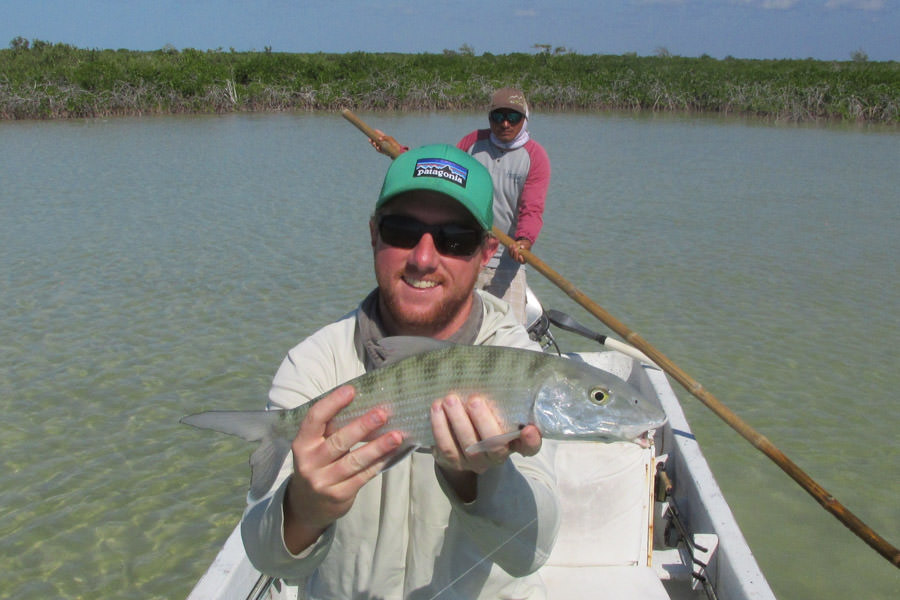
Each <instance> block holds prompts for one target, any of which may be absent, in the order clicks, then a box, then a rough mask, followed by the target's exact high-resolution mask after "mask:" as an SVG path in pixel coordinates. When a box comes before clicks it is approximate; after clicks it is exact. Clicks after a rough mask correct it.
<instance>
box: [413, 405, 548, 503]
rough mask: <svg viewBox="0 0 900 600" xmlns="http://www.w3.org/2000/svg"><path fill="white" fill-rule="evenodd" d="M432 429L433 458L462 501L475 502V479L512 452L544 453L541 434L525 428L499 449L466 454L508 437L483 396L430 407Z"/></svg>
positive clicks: (533, 427) (500, 462)
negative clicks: (487, 441) (481, 443)
mask: <svg viewBox="0 0 900 600" xmlns="http://www.w3.org/2000/svg"><path fill="white" fill-rule="evenodd" d="M431 429H432V433H433V434H434V458H435V461H436V462H437V464H438V465H439V466H440V467H441V469H442V470H443V472H444V475H445V476H446V478H447V480H448V481H449V482H450V484H451V485H453V486H454V488H455V489H456V490H457V493H459V495H460V497H461V498H462V499H463V500H466V501H471V500H474V498H475V495H476V490H475V489H474V485H475V476H476V475H477V474H479V473H484V472H485V471H487V470H488V469H490V468H491V467H495V466H497V465H500V464H502V463H504V462H506V460H507V459H508V458H509V455H510V454H512V453H513V452H518V453H519V454H521V455H523V456H534V455H535V454H537V453H538V451H539V450H540V449H541V433H540V431H538V428H537V427H535V426H534V425H526V426H525V427H524V428H523V429H522V431H521V432H520V433H521V435H520V437H519V438H518V439H516V440H513V441H512V442H509V443H508V444H506V445H503V446H500V447H498V448H492V449H490V450H486V451H483V452H475V453H472V454H467V453H466V451H465V450H466V448H468V447H470V446H472V445H473V444H475V443H477V442H479V441H481V440H485V439H488V438H492V437H495V436H498V435H502V434H504V433H506V432H505V431H504V430H503V429H501V427H500V423H499V422H498V420H497V417H496V416H495V415H494V412H493V411H492V410H491V407H490V405H489V404H488V402H487V400H486V399H485V398H484V397H482V396H477V395H476V396H471V397H470V398H469V399H468V401H467V402H463V401H462V399H461V398H460V397H459V396H456V395H453V394H451V395H449V396H447V397H446V398H443V399H442V400H436V401H435V402H434V403H433V404H432V405H431Z"/></svg>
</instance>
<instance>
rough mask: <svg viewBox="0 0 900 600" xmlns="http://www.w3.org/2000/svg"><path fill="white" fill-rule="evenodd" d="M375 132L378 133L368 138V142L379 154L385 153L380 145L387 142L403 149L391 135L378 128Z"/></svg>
mask: <svg viewBox="0 0 900 600" xmlns="http://www.w3.org/2000/svg"><path fill="white" fill-rule="evenodd" d="M375 133H377V134H378V137H377V138H375V139H372V138H369V143H370V144H372V147H373V148H375V149H376V150H377V151H378V152H380V153H381V154H387V153H386V152H385V151H384V150H382V149H381V147H382V146H383V145H384V143H385V142H387V143H388V144H389V145H391V146H394V147H395V148H399V149H400V150H404V148H403V146H401V145H400V142H398V141H397V140H395V139H394V138H393V137H392V136H389V135H387V134H386V133H384V132H383V131H381V130H380V129H376V130H375Z"/></svg>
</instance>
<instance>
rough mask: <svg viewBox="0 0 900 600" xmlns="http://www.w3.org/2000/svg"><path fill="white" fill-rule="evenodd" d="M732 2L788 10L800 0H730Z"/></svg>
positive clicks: (766, 8) (768, 8)
mask: <svg viewBox="0 0 900 600" xmlns="http://www.w3.org/2000/svg"><path fill="white" fill-rule="evenodd" d="M732 4H744V5H747V6H754V7H759V8H762V9H765V10H789V9H791V8H794V7H795V6H797V5H798V4H800V0H732Z"/></svg>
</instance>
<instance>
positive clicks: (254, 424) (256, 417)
mask: <svg viewBox="0 0 900 600" xmlns="http://www.w3.org/2000/svg"><path fill="white" fill-rule="evenodd" d="M281 418H282V416H281V415H280V414H279V411H274V410H211V411H209V412H202V413H197V414H195V415H188V416H187V417H182V419H181V422H182V423H184V424H185V425H191V426H192V427H198V428H200V429H212V430H213V431H218V432H219V433H227V434H228V435H235V436H237V437H239V438H243V439H245V440H247V441H248V442H258V441H260V440H262V439H264V438H265V437H266V436H269V435H271V434H272V429H273V427H274V426H275V424H276V423H277V422H278V421H279V420H280V419H281Z"/></svg>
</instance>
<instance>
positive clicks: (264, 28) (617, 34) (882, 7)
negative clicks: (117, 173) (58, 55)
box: [0, 0, 900, 60]
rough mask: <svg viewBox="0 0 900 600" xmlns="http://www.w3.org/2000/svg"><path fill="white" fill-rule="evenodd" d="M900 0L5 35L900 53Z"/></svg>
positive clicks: (214, 15)
mask: <svg viewBox="0 0 900 600" xmlns="http://www.w3.org/2000/svg"><path fill="white" fill-rule="evenodd" d="M898 4H900V0H620V1H612V0H513V1H506V0H459V1H453V0H448V1H446V2H436V3H435V2H422V1H421V0H369V1H364V0H259V1H250V0H246V1H238V0H0V45H2V46H3V47H6V45H8V44H9V42H10V41H11V40H12V39H13V38H15V37H17V36H22V37H25V38H27V39H29V40H31V39H41V40H45V41H48V42H65V43H68V44H72V45H74V46H78V47H81V48H113V49H116V48H128V49H133V50H155V49H159V48H162V47H164V46H166V45H167V44H170V45H172V46H174V47H175V48H179V49H183V48H197V49H200V50H208V49H216V48H223V49H225V50H228V49H230V48H234V49H235V50H239V51H241V50H252V49H256V50H262V49H264V48H265V47H267V46H268V47H271V48H272V50H274V51H282V52H320V51H321V52H352V51H356V50H363V51H368V52H442V51H443V50H444V49H452V50H456V49H459V48H460V47H461V46H463V45H464V44H467V45H468V46H470V47H471V48H472V49H474V51H475V53H476V54H481V53H483V52H492V53H494V54H507V53H510V52H534V45H535V44H550V45H551V46H552V47H553V48H557V47H564V48H567V49H570V50H574V51H576V52H578V53H580V54H594V53H597V54H624V53H626V52H636V53H637V54H639V55H641V56H648V55H653V54H655V53H657V51H658V50H659V49H665V50H668V52H670V53H671V54H677V55H681V56H700V55H702V54H708V55H710V56H713V57H715V58H725V57H726V56H734V57H736V58H816V59H821V60H848V59H850V55H851V53H852V52H854V51H856V50H863V51H864V52H865V53H866V54H867V55H868V57H869V59H870V60H900V7H898Z"/></svg>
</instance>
